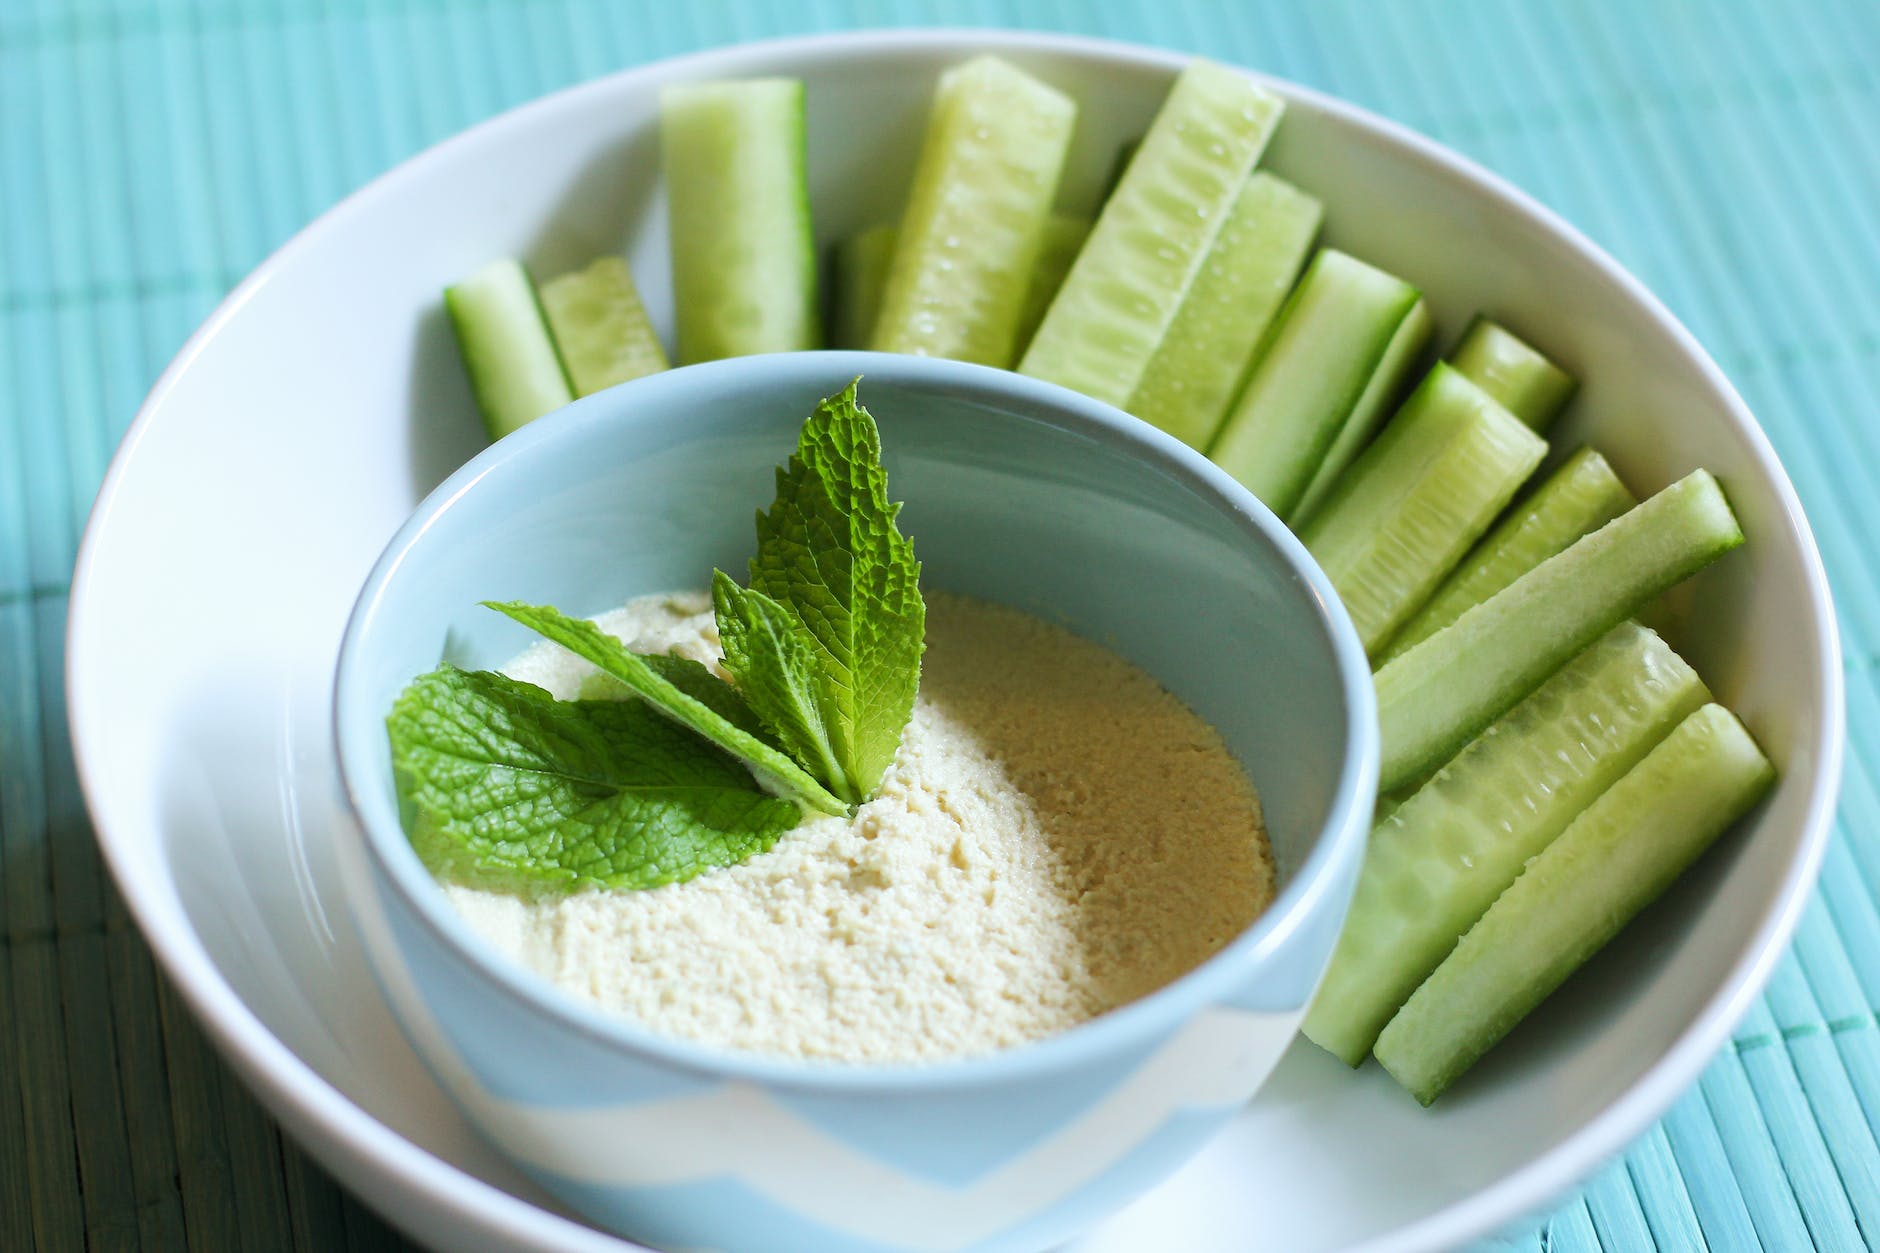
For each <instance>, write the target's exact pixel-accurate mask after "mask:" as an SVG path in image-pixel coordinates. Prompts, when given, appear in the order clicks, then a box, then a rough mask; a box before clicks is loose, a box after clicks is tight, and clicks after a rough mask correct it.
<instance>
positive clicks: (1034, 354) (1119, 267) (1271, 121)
mask: <svg viewBox="0 0 1880 1253" xmlns="http://www.w3.org/2000/svg"><path fill="white" fill-rule="evenodd" d="M1284 108H1285V105H1284V102H1282V101H1281V100H1280V98H1279V97H1278V96H1276V95H1274V94H1273V93H1272V92H1269V91H1267V90H1266V89H1264V88H1262V87H1260V86H1258V85H1257V84H1255V83H1254V81H1253V80H1252V79H1251V78H1249V77H1247V76H1246V75H1245V74H1242V73H1240V72H1239V71H1237V70H1230V69H1227V68H1226V67H1225V66H1220V65H1215V64H1212V63H1210V62H1207V61H1191V62H1189V63H1188V66H1187V68H1186V69H1184V70H1183V71H1182V72H1181V75H1180V77H1178V78H1177V79H1176V80H1175V86H1174V87H1173V88H1172V89H1171V90H1170V91H1169V94H1168V98H1167V99H1166V100H1165V101H1163V103H1162V108H1161V109H1160V111H1158V112H1157V113H1156V116H1155V121H1154V122H1152V123H1151V124H1150V126H1149V132H1148V134H1146V135H1144V136H1143V139H1142V145H1141V146H1140V147H1139V148H1137V149H1136V152H1135V155H1134V156H1133V157H1132V158H1131V159H1130V162H1129V167H1128V168H1127V169H1126V170H1124V171H1123V177H1122V179H1121V180H1120V181H1119V182H1118V183H1117V185H1116V190H1115V191H1114V192H1112V193H1111V195H1110V198H1109V199H1108V200H1107V201H1105V202H1104V205H1103V211H1102V213H1101V214H1099V215H1098V217H1097V222H1096V225H1095V226H1094V227H1092V228H1091V231H1090V239H1089V241H1088V242H1087V243H1086V244H1085V245H1084V247H1083V251H1082V252H1079V253H1078V254H1077V261H1076V263H1075V264H1073V265H1072V266H1071V272H1070V273H1069V274H1068V275H1066V276H1065V279H1064V286H1063V287H1062V288H1060V289H1059V290H1058V294H1057V298H1056V299H1055V300H1053V301H1052V302H1051V308H1050V309H1049V310H1048V311H1047V312H1046V313H1045V316H1044V321H1043V323H1041V324H1040V325H1039V327H1038V333H1037V334H1036V335H1034V336H1033V337H1032V341H1031V344H1030V346H1029V347H1027V348H1026V350H1025V355H1024V358H1023V359H1022V360H1021V361H1020V362H1019V367H1018V368H1019V370H1020V372H1021V373H1024V374H1029V375H1032V376H1033V377H1035V378H1041V379H1046V380H1049V381H1050V382H1053V383H1061V384H1063V385H1064V386H1066V387H1070V388H1072V389H1074V390H1076V391H1080V392H1083V393H1084V394H1085V395H1087V396H1093V397H1095V398H1096V399H1098V400H1102V401H1106V402H1107V403H1109V404H1112V405H1117V406H1119V407H1120V406H1123V405H1126V404H1128V403H1129V398H1130V396H1131V395H1133V394H1134V393H1135V390H1136V386H1137V384H1138V383H1140V382H1141V381H1142V373H1143V371H1144V370H1145V369H1146V368H1147V367H1148V364H1149V359H1150V357H1152V356H1153V355H1154V353H1155V350H1156V347H1157V346H1158V345H1159V344H1160V343H1161V342H1162V338H1163V336H1164V334H1165V333H1166V332H1167V330H1168V327H1169V323H1170V322H1171V321H1173V320H1174V317H1175V312H1176V310H1177V309H1179V308H1180V307H1181V302H1182V299H1183V297H1185V296H1186V295H1187V294H1188V288H1189V286H1190V284H1192V283H1193V282H1194V278H1195V275H1196V274H1197V273H1199V272H1200V269H1201V266H1202V263H1203V261H1205V260H1206V258H1207V254H1208V249H1209V248H1211V247H1212V246H1213V244H1214V237H1215V236H1216V235H1218V234H1219V233H1220V231H1221V226H1222V224H1223V223H1224V222H1226V220H1227V216H1228V214H1229V212H1231V211H1232V209H1233V207H1234V202H1235V200H1236V199H1238V197H1239V196H1240V189H1241V187H1242V186H1243V185H1244V184H1245V183H1246V181H1247V175H1248V174H1249V173H1250V172H1251V171H1252V169H1253V165H1254V162H1255V161H1257V160H1259V158H1260V153H1261V152H1262V151H1263V150H1264V149H1265V148H1266V143H1267V140H1268V139H1270V138H1271V137H1272V134H1273V128H1274V127H1275V126H1277V125H1278V124H1279V118H1280V113H1281V112H1282V111H1283V110H1284Z"/></svg>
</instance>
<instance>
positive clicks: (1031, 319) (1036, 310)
mask: <svg viewBox="0 0 1880 1253" xmlns="http://www.w3.org/2000/svg"><path fill="white" fill-rule="evenodd" d="M1089 238H1090V219H1089V218H1077V217H1071V216H1070V215H1069V214H1065V213H1053V214H1052V215H1051V216H1050V217H1048V218H1046V219H1045V222H1044V240H1043V242H1041V243H1040V244H1039V245H1038V260H1037V261H1036V262H1035V263H1033V265H1032V268H1031V282H1030V283H1028V284H1026V286H1025V307H1024V308H1023V309H1022V310H1021V311H1020V312H1019V315H1018V344H1019V349H1020V351H1021V352H1022V351H1023V350H1024V348H1025V347H1026V346H1027V345H1029V344H1030V343H1031V337H1032V336H1034V335H1036V334H1037V333H1038V327H1039V325H1040V324H1041V323H1043V322H1044V315H1045V313H1046V312H1047V311H1049V309H1050V308H1051V302H1052V301H1053V300H1055V299H1056V298H1057V294H1058V289H1059V288H1061V287H1063V286H1064V276H1065V275H1067V274H1069V273H1070V272H1071V266H1073V265H1075V264H1076V263H1077V254H1078V253H1079V252H1081V251H1082V250H1083V246H1084V241H1085V240H1087V239H1089Z"/></svg>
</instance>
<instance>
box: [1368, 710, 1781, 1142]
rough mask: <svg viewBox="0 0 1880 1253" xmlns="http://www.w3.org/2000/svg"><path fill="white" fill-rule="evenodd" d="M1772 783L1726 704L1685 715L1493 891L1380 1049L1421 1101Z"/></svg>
mask: <svg viewBox="0 0 1880 1253" xmlns="http://www.w3.org/2000/svg"><path fill="white" fill-rule="evenodd" d="M1774 781H1775V770H1774V769H1773V768H1772V767H1771V766H1770V764H1769V761H1768V759H1767V758H1766V757H1764V756H1763V754H1762V750H1761V749H1759V748H1757V747H1756V742H1755V741H1754V740H1752V739H1751V738H1750V736H1749V732H1747V731H1745V730H1744V729H1743V724H1742V723H1740V722H1738V721H1737V720H1736V718H1735V716H1734V715H1732V714H1731V713H1730V712H1729V711H1728V710H1726V709H1724V708H1723V707H1722V706H1721V705H1705V706H1704V707H1703V708H1702V709H1699V710H1698V711H1697V712H1696V713H1693V714H1691V715H1690V717H1688V718H1686V719H1685V720H1684V721H1683V722H1682V723H1680V724H1679V725H1678V727H1677V729H1676V730H1674V731H1672V732H1671V734H1670V735H1669V736H1667V737H1666V738H1665V739H1664V740H1663V742H1661V743H1660V744H1659V745H1658V746H1657V747H1656V748H1654V749H1653V750H1652V751H1651V752H1650V753H1649V754H1647V755H1646V757H1645V759H1644V760H1643V761H1641V762H1639V763H1638V765H1636V766H1634V767H1632V769H1631V770H1630V771H1628V772H1627V773H1626V774H1625V776H1624V777H1623V778H1621V779H1620V780H1619V781H1618V782H1617V783H1614V784H1613V785H1612V787H1611V788H1610V789H1609V790H1608V791H1607V792H1606V793H1605V794H1604V795H1602V796H1601V797H1600V798H1599V799H1598V800H1596V801H1594V802H1593V803H1592V805H1591V806H1590V807H1588V808H1587V810H1586V811H1585V812H1584V813H1582V814H1581V815H1580V816H1579V817H1578V818H1576V819H1575V820H1574V821H1573V823H1572V825H1570V826H1569V827H1567V829H1566V830H1565V831H1563V832H1561V834H1560V837H1559V838H1558V839H1556V840H1555V841H1554V842H1553V843H1552V844H1550V845H1548V846H1547V848H1546V850H1545V851H1543V852H1542V853H1541V854H1540V855H1539V856H1538V857H1536V858H1535V859H1534V861H1533V864H1531V865H1530V866H1528V868H1527V870H1526V871H1525V872H1524V873H1523V874H1522V875H1521V877H1520V878H1518V879H1516V880H1515V881H1514V883H1513V884H1512V885H1511V886H1510V887H1509V888H1508V890H1507V891H1505V892H1503V893H1502V894H1501V895H1500V896H1499V897H1498V898H1496V900H1495V903H1494V904H1493V905H1490V906H1489V908H1488V911H1487V912H1486V913H1484V914H1483V915H1482V917H1481V919H1480V921H1478V922H1477V923H1476V924H1475V925H1474V926H1473V927H1472V928H1470V930H1469V933H1468V934H1467V935H1466V936H1464V937H1463V938H1462V942H1461V943H1460V944H1458V945H1457V946H1456V948H1455V951H1454V952H1452V953H1451V954H1450V955H1449V956H1448V957H1447V958H1445V959H1444V960H1443V963H1442V964H1441V965H1440V966H1438V967H1437V968H1436V971H1435V973H1434V974H1432V975H1430V977H1429V978H1428V979H1427V980H1426V981H1424V983H1423V985H1422V986H1421V987H1419V988H1418V989H1417V990H1416V992H1415V993H1414V994H1412V995H1411V997H1410V999H1409V1000H1408V1001H1406V1002H1405V1003H1404V1007H1403V1009H1402V1010H1400V1011H1399V1012H1398V1014H1397V1016H1396V1017H1395V1018H1393V1019H1391V1021H1390V1025H1389V1026H1387V1027H1385V1028H1384V1031H1383V1033H1382V1034H1381V1035H1380V1036H1379V1037H1378V1040H1377V1059H1378V1061H1379V1062H1381V1063H1383V1065H1384V1069H1386V1070H1388V1071H1389V1072H1390V1073H1391V1075H1392V1076H1393V1077H1394V1078H1395V1079H1396V1080H1397V1082H1399V1083H1401V1084H1402V1085H1403V1086H1404V1087H1405V1088H1406V1089H1408V1090H1409V1092H1410V1094H1411V1095H1412V1096H1414V1097H1416V1099H1417V1100H1419V1101H1421V1102H1422V1103H1423V1104H1425V1105H1428V1104H1429V1103H1430V1102H1431V1101H1433V1100H1435V1099H1436V1098H1437V1096H1439V1095H1440V1094H1441V1093H1442V1092H1443V1090H1444V1089H1445V1088H1447V1087H1448V1086H1449V1085H1450V1084H1452V1083H1454V1082H1455V1080H1456V1078H1457V1077H1458V1076H1459V1075H1461V1074H1462V1072H1463V1071H1465V1070H1467V1069H1468V1068H1469V1066H1470V1065H1472V1064H1473V1063H1474V1062H1475V1060H1476V1059H1477V1058H1479V1057H1480V1056H1481V1055H1482V1054H1483V1053H1485V1052H1487V1051H1488V1050H1489V1049H1490V1048H1491V1047H1493V1046H1494V1045H1495V1044H1496V1043H1497V1042H1498V1041H1499V1040H1500V1039H1501V1038H1502V1037H1503V1036H1505V1035H1506V1034H1507V1033H1508V1032H1509V1031H1510V1030H1511V1029H1512V1028H1513V1027H1514V1025H1515V1024H1516V1023H1518V1022H1520V1021H1521V1019H1522V1018H1523V1017H1525V1016H1526V1015H1527V1013H1528V1011H1529V1010H1531V1009H1533V1008H1534V1007H1535V1006H1536V1005H1538V1004H1539V1003H1540V1002H1541V1001H1542V1000H1543V999H1544V998H1545V997H1546V996H1547V994H1548V993H1550V992H1552V991H1553V990H1554V989H1555V988H1557V987H1559V986H1560V984H1561V983H1562V982H1564V981H1565V980H1566V978H1567V976H1568V975H1570V974H1572V973H1573V972H1574V971H1575V970H1577V969H1579V967H1580V966H1582V965H1583V964H1585V962H1586V961H1587V959H1588V958H1590V957H1592V955H1593V954H1594V953H1597V952H1598V951H1599V950H1600V948H1601V947H1603V946H1604V945H1605V943H1606V941H1608V940H1610V939H1611V938H1612V937H1613V936H1614V935H1616V934H1618V932H1619V930H1620V928H1622V927H1623V926H1625V924H1626V923H1627V922H1629V921H1630V920H1631V919H1632V918H1633V916H1634V915H1636V914H1637V913H1638V912H1639V910H1641V909H1643V908H1644V907H1645V906H1647V905H1649V904H1651V902H1652V901H1654V900H1656V899H1657V898H1658V896H1659V895H1660V894H1662V893H1663V892H1664V890H1665V889H1666V888H1668V887H1670V886H1671V884H1672V882H1673V881H1674V880H1676V879H1677V877H1678V876H1679V875H1680V874H1682V873H1683V872H1684V870H1685V868H1686V867H1688V866H1689V865H1690V864H1691V863H1692V862H1693V861H1695V860H1696V859H1697V858H1698V856H1699V855H1700V854H1701V853H1703V851H1704V850H1705V849H1706V848H1708V847H1709V846H1710V845H1711V843H1712V842H1713V841H1715V840H1716V838H1717V837H1718V836H1719V835H1721V834H1723V832H1724V831H1725V830H1727V829H1728V828H1729V826H1730V824H1731V823H1733V822H1735V821H1736V820H1737V819H1738V818H1739V817H1741V816H1742V815H1743V814H1744V812H1745V811H1747V810H1748V809H1749V808H1750V806H1752V805H1754V804H1755V803H1756V802H1757V800H1759V799H1760V798H1761V797H1762V795H1763V793H1765V792H1767V791H1768V790H1769V786H1770V784H1772V783H1773V782H1774Z"/></svg>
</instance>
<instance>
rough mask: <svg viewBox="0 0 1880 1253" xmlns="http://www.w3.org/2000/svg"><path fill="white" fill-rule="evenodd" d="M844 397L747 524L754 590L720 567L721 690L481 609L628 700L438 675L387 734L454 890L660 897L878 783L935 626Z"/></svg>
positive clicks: (418, 819) (699, 671)
mask: <svg viewBox="0 0 1880 1253" xmlns="http://www.w3.org/2000/svg"><path fill="white" fill-rule="evenodd" d="M899 512H900V506H899V505H898V504H891V503H890V502H889V500H888V495H887V473H886V471H885V470H884V469H883V467H882V464H881V440H880V435H879V433H878V432H877V430H876V428H875V422H874V419H873V418H872V417H870V416H869V414H868V411H867V410H865V409H863V408H862V407H861V406H860V405H859V404H858V403H857V402H856V387H855V384H854V383H851V384H849V386H848V387H847V388H845V389H844V390H843V391H842V392H841V393H839V394H837V395H835V396H832V397H830V398H829V399H827V400H825V401H824V402H823V403H822V404H821V405H819V406H818V407H817V409H816V412H815V413H813V414H811V415H810V417H809V419H808V421H806V422H805V423H804V425H803V430H802V433H801V435H800V436H799V438H798V441H797V450H796V454H795V455H794V456H792V457H791V458H790V460H789V463H788V464H787V465H786V466H783V467H781V468H780V469H779V470H778V472H777V498H776V500H775V501H774V502H773V503H772V505H771V507H770V510H769V512H767V513H760V514H758V517H757V556H756V557H755V558H754V559H753V560H752V562H751V579H750V586H749V587H748V588H744V587H740V586H738V584H737V583H736V582H735V581H734V580H733V579H731V577H730V576H728V575H726V574H724V573H723V572H722V571H713V582H712V603H713V608H714V610H715V615H716V618H717V624H718V632H719V638H720V642H721V644H722V646H723V649H724V670H725V672H726V673H728V674H730V675H731V676H732V678H733V679H734V680H735V681H736V686H735V687H734V686H733V685H732V684H729V683H726V682H725V681H724V680H723V679H720V678H719V677H718V676H717V675H716V674H714V673H712V671H711V670H709V669H707V668H706V667H705V666H702V665H700V664H699V663H697V662H695V661H691V660H688V659H685V658H680V657H670V656H642V655H640V654H637V653H634V652H632V651H631V650H630V649H628V648H627V647H626V646H625V645H624V644H622V643H621V642H620V641H619V640H617V639H615V638H614V637H613V636H611V635H608V634H607V633H606V632H605V631H603V630H601V629H600V627H598V626H596V625H595V624H594V623H593V622H590V621H587V620H585V619H581V618H574V617H570V616H568V615H567V614H564V613H562V612H561V611H560V610H557V609H554V608H552V607H549V606H542V605H525V604H519V603H495V602H486V603H487V604H488V605H489V607H490V608H492V609H495V610H496V611H498V612H499V613H502V614H505V615H507V616H508V617H510V618H512V619H514V620H515V621H516V622H518V623H521V624H522V625H524V626H527V627H529V628H530V629H531V630H533V631H535V632H537V633H538V634H540V635H542V636H544V637H545V638H547V639H550V640H553V641H554V642H555V643H557V644H560V645H561V646H562V647H564V648H567V649H569V650H570V651H572V652H574V653H575V654H577V655H579V656H581V657H584V658H586V659H587V660H588V661H590V662H592V663H593V664H594V665H596V666H598V667H599V668H600V669H601V671H602V672H603V673H605V674H607V675H609V676H611V677H612V678H613V679H614V680H615V681H617V682H618V683H620V684H622V685H624V686H625V688H626V689H628V691H630V692H631V693H632V694H633V697H635V698H637V699H628V700H625V701H612V700H581V701H557V700H555V699H554V698H553V697H551V696H550V695H549V694H548V693H547V692H544V691H543V690H542V689H540V688H537V687H533V686H531V685H529V684H526V683H518V682H516V681H515V680H512V679H507V678H505V677H503V676H502V675H499V674H493V673H489V672H483V671H477V672H469V671H463V670H458V669H455V668H454V667H450V666H445V667H442V668H440V669H439V670H436V671H433V672H432V673H431V674H428V675H424V676H422V677H421V678H419V679H417V680H415V681H414V682H413V683H412V684H411V685H410V686H409V687H407V688H406V690H405V692H404V694H403V695H401V696H400V697H399V700H398V704H397V706H396V707H395V708H394V709H393V711H392V716H391V718H390V719H389V723H388V728H389V731H390V735H391V740H392V756H393V762H394V765H395V767H396V771H397V775H398V780H399V786H400V791H401V795H402V796H403V798H404V800H405V802H406V804H407V805H408V806H409V807H410V810H411V812H412V815H413V821H412V824H411V838H412V843H413V845H414V847H416V848H417V849H418V851H419V853H420V855H421V856H422V857H423V858H424V860H425V861H426V863H427V864H428V865H430V866H431V868H432V869H433V871H434V872H435V873H438V874H439V875H442V876H444V877H447V878H452V879H458V880H464V881H470V882H477V883H495V884H499V885H500V884H509V883H517V882H528V883H535V884H558V885H563V886H576V885H580V884H602V885H606V886H609V887H630V888H644V887H656V886H659V885H660V884H664V883H672V882H678V881H682V880H684V879H688V878H691V877H692V876H693V875H696V874H698V873H700V872H702V871H704V870H707V869H710V868H712V867H714V866H726V865H732V864H735V863H737V862H740V861H743V860H744V859H745V858H747V857H750V856H752V855H753V854H755V853H758V852H761V851H763V850H764V849H767V848H769V847H770V846H771V845H772V844H773V843H775V842H776V840H777V839H778V838H779V837H780V836H781V835H782V833H783V832H784V831H786V830H788V829H789V828H790V827H791V826H793V825H795V823H796V822H797V821H798V820H799V819H800V817H801V813H802V809H803V808H808V809H815V810H820V811H822V812H824V813H830V814H839V813H845V812H847V811H848V810H849V809H850V808H852V807H853V806H855V805H859V804H861V803H862V802H863V801H866V800H867V799H868V798H869V796H871V795H872V794H873V793H874V791H875V789H876V787H877V786H879V784H880V781H881V776H882V774H883V772H884V771H886V769H887V767H888V765H889V763H890V762H892V761H893V759H894V754H895V752H896V750H897V749H898V747H899V745H900V739H901V732H902V730H903V729H904V728H905V727H906V725H907V720H908V717H909V715H910V714H911V713H912V711H913V705H914V695H915V692H916V690H917V688H918V687H919V684H920V658H921V651H922V648H923V641H922V636H923V632H924V630H925V624H926V609H925V606H924V605H923V603H922V601H921V598H920V588H919V583H918V580H919V576H920V564H919V563H918V562H917V561H915V560H914V550H913V545H912V544H911V543H910V542H909V541H908V540H907V539H906V537H904V536H903V535H901V533H900V532H899V530H897V529H896V526H895V519H896V516H897V515H898V514H899Z"/></svg>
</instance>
